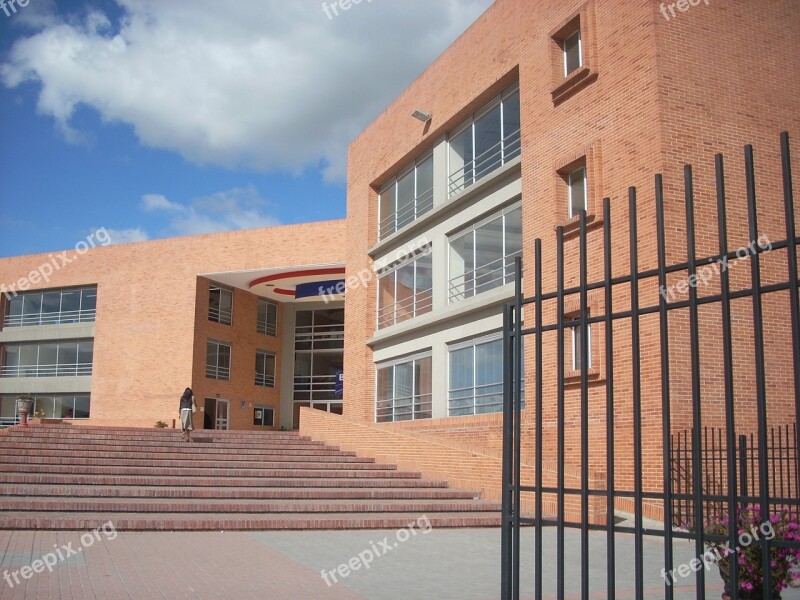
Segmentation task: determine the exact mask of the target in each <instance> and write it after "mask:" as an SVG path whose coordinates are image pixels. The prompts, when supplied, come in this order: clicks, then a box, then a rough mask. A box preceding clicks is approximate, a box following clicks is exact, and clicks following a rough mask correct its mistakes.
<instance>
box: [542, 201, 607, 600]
mask: <svg viewBox="0 0 800 600" xmlns="http://www.w3.org/2000/svg"><path fill="white" fill-rule="evenodd" d="M603 245H604V248H603V263H604V271H605V327H606V332H605V333H606V335H605V338H606V356H605V359H606V361H605V362H606V473H607V476H606V515H607V522H606V596H607V597H608V599H609V600H614V599H615V598H616V583H615V580H616V557H615V555H616V544H615V542H616V540H615V535H614V490H615V483H614V335H613V324H614V320H613V318H612V314H613V312H614V311H613V308H612V307H613V301H614V290H613V289H612V287H611V278H612V277H613V275H612V271H611V199H610V198H604V199H603ZM537 598H541V596H540V595H539V596H537Z"/></svg>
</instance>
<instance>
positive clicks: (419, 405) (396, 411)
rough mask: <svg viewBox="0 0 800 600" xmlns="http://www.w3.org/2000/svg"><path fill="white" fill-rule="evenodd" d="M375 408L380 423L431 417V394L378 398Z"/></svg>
mask: <svg viewBox="0 0 800 600" xmlns="http://www.w3.org/2000/svg"><path fill="white" fill-rule="evenodd" d="M375 409H376V410H375V417H376V420H377V421H378V422H379V423H385V422H391V421H413V420H415V419H430V418H431V416H432V403H431V394H418V395H414V396H402V397H399V398H389V399H386V400H378V402H377V404H376V407H375Z"/></svg>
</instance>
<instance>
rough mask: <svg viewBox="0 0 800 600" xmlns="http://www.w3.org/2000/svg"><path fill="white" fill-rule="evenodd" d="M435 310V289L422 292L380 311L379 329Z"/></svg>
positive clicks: (384, 307)
mask: <svg viewBox="0 0 800 600" xmlns="http://www.w3.org/2000/svg"><path fill="white" fill-rule="evenodd" d="M431 310H433V288H432V287H429V288H428V289H425V290H421V291H419V292H417V293H415V294H412V295H411V296H408V297H407V298H403V299H402V300H398V301H397V302H395V303H394V304H388V305H386V306H382V307H380V308H379V309H378V329H383V328H384V327H390V326H392V325H395V324H397V323H402V322H403V321H408V320H409V319H413V318H414V317H416V316H418V315H423V314H425V313H429V312H431Z"/></svg>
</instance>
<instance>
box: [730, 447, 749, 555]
mask: <svg viewBox="0 0 800 600" xmlns="http://www.w3.org/2000/svg"><path fill="white" fill-rule="evenodd" d="M739 481H740V484H741V491H740V493H739V495H740V496H747V436H746V435H740V436H739ZM733 514H736V513H733ZM734 541H735V540H734Z"/></svg>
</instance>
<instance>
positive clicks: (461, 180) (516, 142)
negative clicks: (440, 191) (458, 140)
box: [448, 129, 521, 196]
mask: <svg viewBox="0 0 800 600" xmlns="http://www.w3.org/2000/svg"><path fill="white" fill-rule="evenodd" d="M520 148H521V138H520V130H519V129H517V130H516V131H512V132H511V133H509V134H508V135H507V136H506V137H505V138H504V139H502V140H500V141H498V142H497V143H496V144H495V145H494V146H491V147H490V148H487V149H486V150H484V151H483V152H481V153H480V154H479V155H478V156H476V157H475V158H474V160H471V161H469V162H467V163H464V166H463V167H461V168H460V169H458V170H457V171H455V172H454V173H452V174H451V175H450V177H449V180H448V181H449V186H448V191H449V195H450V196H452V195H453V194H456V193H458V192H460V191H461V190H464V189H466V188H468V187H469V186H471V185H472V184H474V183H475V182H476V181H478V180H479V179H481V178H482V177H485V176H486V175H488V174H489V173H491V172H492V171H494V170H495V169H499V168H500V167H502V166H503V165H504V164H506V163H507V162H509V161H511V160H513V159H514V158H516V157H517V156H519V155H520Z"/></svg>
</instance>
